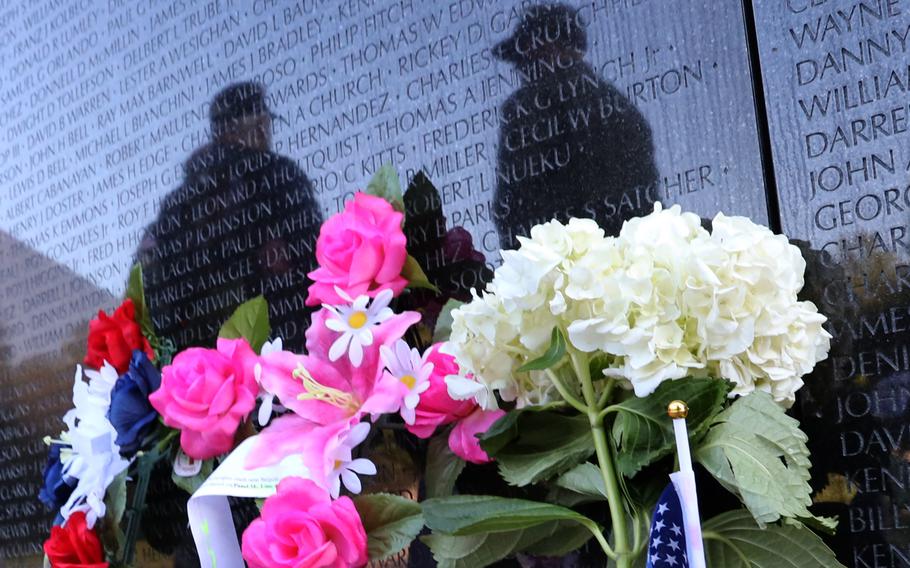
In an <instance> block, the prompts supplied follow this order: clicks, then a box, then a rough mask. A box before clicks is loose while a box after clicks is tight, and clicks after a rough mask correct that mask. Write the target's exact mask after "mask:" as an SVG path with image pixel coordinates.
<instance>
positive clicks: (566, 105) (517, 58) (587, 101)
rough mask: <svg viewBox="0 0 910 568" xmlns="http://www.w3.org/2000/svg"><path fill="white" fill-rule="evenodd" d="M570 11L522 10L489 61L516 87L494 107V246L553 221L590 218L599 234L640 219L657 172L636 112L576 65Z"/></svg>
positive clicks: (579, 53)
mask: <svg viewBox="0 0 910 568" xmlns="http://www.w3.org/2000/svg"><path fill="white" fill-rule="evenodd" d="M585 27H586V22H585V21H584V20H583V19H582V17H581V14H580V13H578V11H576V10H575V9H574V8H571V7H568V6H565V5H563V4H544V5H540V6H534V7H531V8H529V9H528V10H527V11H526V12H525V14H524V17H523V18H522V20H521V22H520V23H519V24H518V25H517V26H516V28H515V30H514V31H513V33H512V35H511V36H510V37H509V38H507V39H506V40H504V41H503V42H502V43H500V44H499V45H497V46H496V47H495V49H494V51H495V54H496V56H497V57H499V58H500V59H502V60H504V61H506V62H509V63H511V64H512V65H513V66H514V67H515V75H516V76H517V77H518V79H519V81H520V84H521V85H520V87H519V88H518V89H517V90H516V91H515V92H514V93H512V94H511V95H510V96H509V98H508V99H507V100H506V101H505V103H503V105H502V108H501V121H502V122H501V125H502V126H501V129H500V135H499V152H498V156H497V187H496V194H495V197H494V218H495V220H496V226H497V230H498V232H499V237H500V241H501V246H502V248H514V247H516V246H517V241H516V240H515V237H516V236H521V235H527V234H528V233H529V232H530V228H531V227H533V226H534V225H536V224H539V223H542V222H546V221H548V220H550V219H552V218H557V219H560V220H561V221H567V220H568V219H569V218H571V217H587V218H593V219H594V220H596V221H597V222H598V224H599V225H600V226H601V227H603V229H604V230H605V231H606V232H607V234H617V233H618V232H619V229H620V228H621V227H622V222H623V220H624V219H627V218H629V217H634V216H637V215H642V214H647V213H649V212H650V211H651V210H652V208H653V204H654V201H655V198H654V188H655V187H656V183H657V178H658V173H657V167H656V166H655V163H654V149H653V146H652V141H651V129H650V127H649V126H648V123H647V121H646V120H645V118H644V116H642V114H641V113H640V112H639V110H638V109H637V108H636V107H635V106H634V105H633V104H632V103H631V102H630V101H629V100H628V99H627V98H626V97H625V96H624V95H623V94H622V93H621V92H620V91H619V90H618V89H617V88H616V87H615V86H613V85H612V84H610V83H608V82H607V81H605V80H603V79H602V78H600V77H598V76H597V74H596V72H595V71H594V69H593V68H592V66H591V65H590V64H589V63H588V62H587V61H585V60H584V56H585V53H586V51H587V50H588V37H587V33H586V31H585Z"/></svg>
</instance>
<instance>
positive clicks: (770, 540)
mask: <svg viewBox="0 0 910 568" xmlns="http://www.w3.org/2000/svg"><path fill="white" fill-rule="evenodd" d="M750 396H752V395H750ZM702 528H703V530H704V537H705V553H706V555H707V563H708V566H724V567H728V568H738V567H743V568H836V567H840V568H844V565H843V564H841V563H840V562H838V561H837V558H835V556H834V553H833V552H832V551H831V549H830V548H828V547H827V546H825V543H824V542H822V540H821V539H820V538H819V537H818V535H816V534H815V533H813V532H812V531H811V530H809V529H808V528H806V527H802V526H794V525H789V524H787V525H783V526H779V525H768V526H767V527H765V528H764V529H762V528H760V527H759V526H758V525H757V524H756V523H755V520H754V519H753V518H752V516H751V515H750V514H749V512H748V511H744V510H739V511H730V512H729V513H724V514H722V515H719V516H717V517H714V518H713V519H711V520H709V521H707V522H706V523H705V524H704V526H703V527H702ZM718 537H719V538H718Z"/></svg>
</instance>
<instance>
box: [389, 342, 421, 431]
mask: <svg viewBox="0 0 910 568" xmlns="http://www.w3.org/2000/svg"><path fill="white" fill-rule="evenodd" d="M379 355H380V356H381V357H382V361H383V363H385V366H386V369H388V371H389V373H390V374H391V375H392V376H393V377H395V378H396V379H398V380H399V381H401V383H402V384H403V385H404V386H405V387H406V388H407V392H406V394H405V395H404V402H403V404H402V405H401V417H402V418H404V421H405V422H407V423H408V424H413V423H414V420H415V418H416V416H415V412H414V411H415V409H416V408H417V404H418V403H419V402H420V395H421V393H423V392H424V391H425V390H427V389H428V388H430V375H431V374H432V373H433V363H428V362H427V360H426V355H424V356H422V357H421V355H420V351H418V350H416V349H412V348H411V347H409V346H408V344H407V342H405V341H403V340H401V339H399V340H398V341H396V342H395V345H394V350H393V349H392V348H390V347H388V346H386V345H383V346H382V347H380V348H379Z"/></svg>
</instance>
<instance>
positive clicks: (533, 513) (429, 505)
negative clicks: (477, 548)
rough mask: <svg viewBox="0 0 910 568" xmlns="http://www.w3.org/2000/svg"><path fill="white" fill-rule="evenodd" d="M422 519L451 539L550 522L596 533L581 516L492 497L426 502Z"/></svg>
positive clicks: (593, 525)
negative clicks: (580, 526)
mask: <svg viewBox="0 0 910 568" xmlns="http://www.w3.org/2000/svg"><path fill="white" fill-rule="evenodd" d="M422 505H423V516H424V519H425V520H426V523H427V526H428V527H429V528H430V529H432V530H433V532H441V533H446V534H453V535H461V536H463V535H476V534H482V533H489V532H493V533H498V532H507V531H515V530H521V529H527V528H531V527H535V526H537V525H540V524H543V523H547V522H550V521H572V522H575V523H578V524H580V525H582V526H584V527H586V528H588V530H599V527H598V525H597V523H595V522H594V521H592V520H591V519H589V518H588V517H585V516H584V515H582V514H580V513H577V512H575V511H573V510H572V509H567V508H565V507H560V506H558V505H551V504H549V503H542V502H539V501H529V500H526V499H508V498H505V497H495V496H492V495H454V496H451V497H437V498H435V499H427V500H426V501H424V502H423V503H422Z"/></svg>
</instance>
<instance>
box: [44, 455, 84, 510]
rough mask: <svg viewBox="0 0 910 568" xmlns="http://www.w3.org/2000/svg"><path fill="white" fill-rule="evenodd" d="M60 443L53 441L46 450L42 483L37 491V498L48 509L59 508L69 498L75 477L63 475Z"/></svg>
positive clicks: (74, 483)
mask: <svg viewBox="0 0 910 568" xmlns="http://www.w3.org/2000/svg"><path fill="white" fill-rule="evenodd" d="M62 447H63V446H62V445H61V444H57V443H53V444H51V447H50V449H49V450H48V452H47V463H46V464H45V465H44V485H43V486H42V487H41V491H40V492H38V499H40V500H41V502H42V503H44V504H45V505H46V506H47V507H48V508H49V509H54V510H57V509H60V507H62V506H63V505H64V504H65V503H66V500H67V499H69V498H70V494H72V492H73V488H74V487H75V486H76V481H77V480H76V479H74V478H72V477H64V475H63V464H62V463H61V462H60V450H61V449H62Z"/></svg>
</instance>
